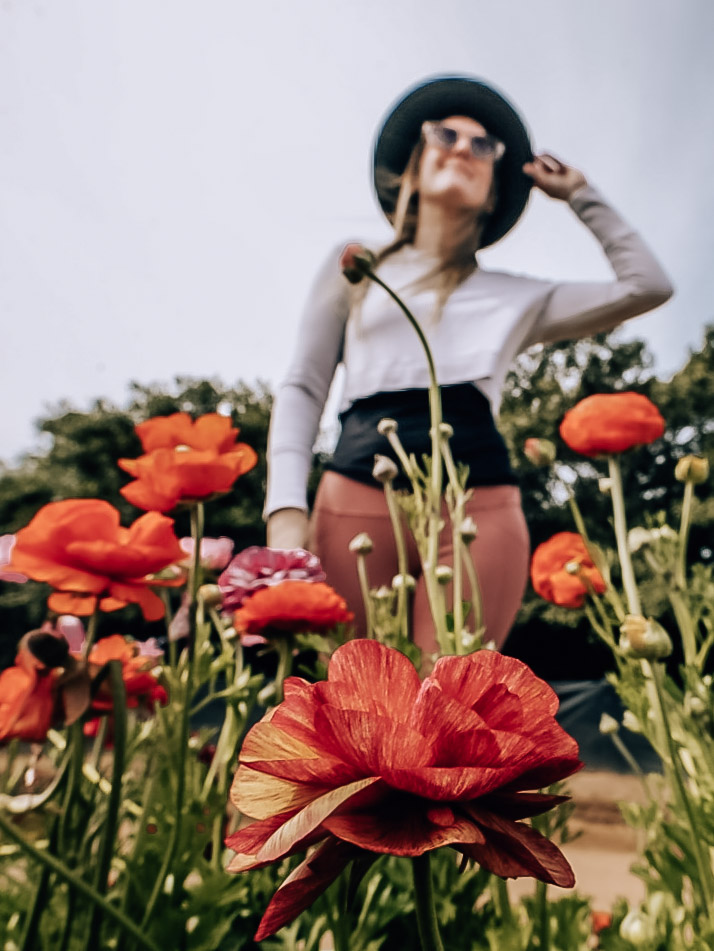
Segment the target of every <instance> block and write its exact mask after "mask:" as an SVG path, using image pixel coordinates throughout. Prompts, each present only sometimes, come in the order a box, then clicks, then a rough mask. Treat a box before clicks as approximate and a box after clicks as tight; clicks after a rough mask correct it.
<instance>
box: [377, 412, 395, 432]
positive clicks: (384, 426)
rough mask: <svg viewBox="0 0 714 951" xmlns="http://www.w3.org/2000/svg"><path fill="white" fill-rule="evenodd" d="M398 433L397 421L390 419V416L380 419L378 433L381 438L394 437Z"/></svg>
mask: <svg viewBox="0 0 714 951" xmlns="http://www.w3.org/2000/svg"><path fill="white" fill-rule="evenodd" d="M396 431H397V421H396V419H390V418H389V417H388V416H387V417H385V418H384V419H380V421H379V422H378V423H377V432H378V433H379V435H380V436H393V435H394V433H396Z"/></svg>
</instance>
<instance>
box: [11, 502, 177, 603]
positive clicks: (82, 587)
mask: <svg viewBox="0 0 714 951" xmlns="http://www.w3.org/2000/svg"><path fill="white" fill-rule="evenodd" d="M173 524H174V523H173V520H172V519H170V518H166V516H164V515H159V514H158V512H149V513H147V514H146V515H142V516H141V518H138V519H137V520H136V521H135V522H134V524H133V525H132V526H131V527H130V528H122V527H121V525H120V524H119V512H118V511H117V510H116V509H115V508H114V506H113V505H110V504H109V502H104V501H102V500H101V499H66V500H65V501H63V502H50V503H49V504H48V505H45V506H44V507H43V508H41V509H40V511H39V512H38V513H37V515H35V517H34V518H33V519H32V521H31V522H30V524H29V525H28V526H27V527H26V528H22V529H20V531H19V532H18V533H17V535H16V536H15V547H14V548H13V550H12V557H11V560H10V564H9V567H10V568H12V569H16V570H18V571H21V572H22V573H23V574H25V575H27V576H28V577H29V578H34V579H35V581H45V582H47V584H50V585H52V587H53V588H55V592H54V594H52V595H51V596H50V599H49V602H48V604H49V607H50V608H51V609H52V610H53V611H56V612H57V613H58V614H75V615H86V614H92V612H93V611H94V609H95V607H96V606H97V602H99V607H100V608H101V609H102V610H103V611H114V610H116V609H117V608H122V607H124V606H125V605H126V604H129V603H134V604H138V605H139V606H140V607H141V610H142V611H143V613H144V617H145V618H146V619H147V621H156V620H158V618H161V617H163V615H164V605H163V602H162V601H161V598H159V597H158V596H157V595H156V594H154V592H153V591H151V590H150V587H149V586H150V585H156V584H181V583H182V579H181V578H178V579H174V580H168V581H157V580H156V579H155V578H152V577H149V576H150V575H153V574H154V573H155V572H158V571H161V570H162V569H163V568H166V567H167V566H168V565H171V564H173V563H174V562H175V561H179V560H180V559H181V558H183V556H184V553H183V551H182V550H181V548H180V546H179V543H178V539H177V538H176V536H175V535H174V530H173Z"/></svg>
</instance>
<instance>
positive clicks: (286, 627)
mask: <svg viewBox="0 0 714 951" xmlns="http://www.w3.org/2000/svg"><path fill="white" fill-rule="evenodd" d="M353 619H354V614H353V613H352V612H351V611H349V610H348V609H347V604H346V603H345V600H344V598H341V597H340V595H339V594H338V593H337V592H336V591H335V590H334V588H331V587H330V586H329V585H328V584H325V583H324V582H322V581H282V582H281V583H280V584H277V585H274V586H271V587H268V588H262V589H261V590H260V591H256V593H255V594H253V595H251V596H250V597H249V598H246V600H245V601H244V602H243V605H242V607H240V608H238V610H237V611H236V612H235V614H234V615H233V625H234V627H235V629H236V631H238V633H239V634H242V635H245V634H251V635H253V634H258V635H261V634H263V633H264V632H265V631H269V630H273V631H285V632H292V633H297V632H299V631H327V630H329V629H330V628H332V627H335V625H336V624H347V623H348V622H350V621H352V620H353Z"/></svg>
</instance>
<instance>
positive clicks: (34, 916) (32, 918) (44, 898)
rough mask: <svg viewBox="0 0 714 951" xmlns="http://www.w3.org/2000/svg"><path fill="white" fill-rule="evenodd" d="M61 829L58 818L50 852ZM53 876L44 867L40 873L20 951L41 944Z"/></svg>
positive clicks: (53, 824) (52, 830) (51, 832)
mask: <svg viewBox="0 0 714 951" xmlns="http://www.w3.org/2000/svg"><path fill="white" fill-rule="evenodd" d="M58 828H59V823H58V820H57V816H55V817H54V818H53V819H52V820H51V825H50V829H49V839H50V841H49V845H48V847H47V848H48V850H49V851H50V852H54V850H55V849H56V848H57V830H58ZM51 874H52V871H51V869H50V868H49V867H48V866H46V865H44V866H43V867H42V871H41V872H40V878H39V881H38V883H37V888H36V890H35V896H34V898H33V900H32V905H31V907H30V911H29V914H28V916H27V920H26V922H25V929H24V932H23V935H22V940H21V941H20V945H19V949H18V951H33V949H34V948H36V947H37V946H38V944H39V942H38V941H37V932H38V929H39V926H40V918H41V917H42V912H43V911H44V910H45V908H46V906H47V903H48V900H49V890H48V886H49V881H50V875H51Z"/></svg>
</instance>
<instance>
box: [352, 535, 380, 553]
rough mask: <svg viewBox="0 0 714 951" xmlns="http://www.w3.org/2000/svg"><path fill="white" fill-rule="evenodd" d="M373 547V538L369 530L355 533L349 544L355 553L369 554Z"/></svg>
mask: <svg viewBox="0 0 714 951" xmlns="http://www.w3.org/2000/svg"><path fill="white" fill-rule="evenodd" d="M373 548H374V545H373V544H372V539H371V538H370V537H369V535H368V534H367V532H360V533H359V535H355V537H354V538H353V539H352V541H351V542H350V544H349V549H350V551H351V552H352V553H353V554H354V555H368V554H369V553H370V552H371V551H372V549H373Z"/></svg>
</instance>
